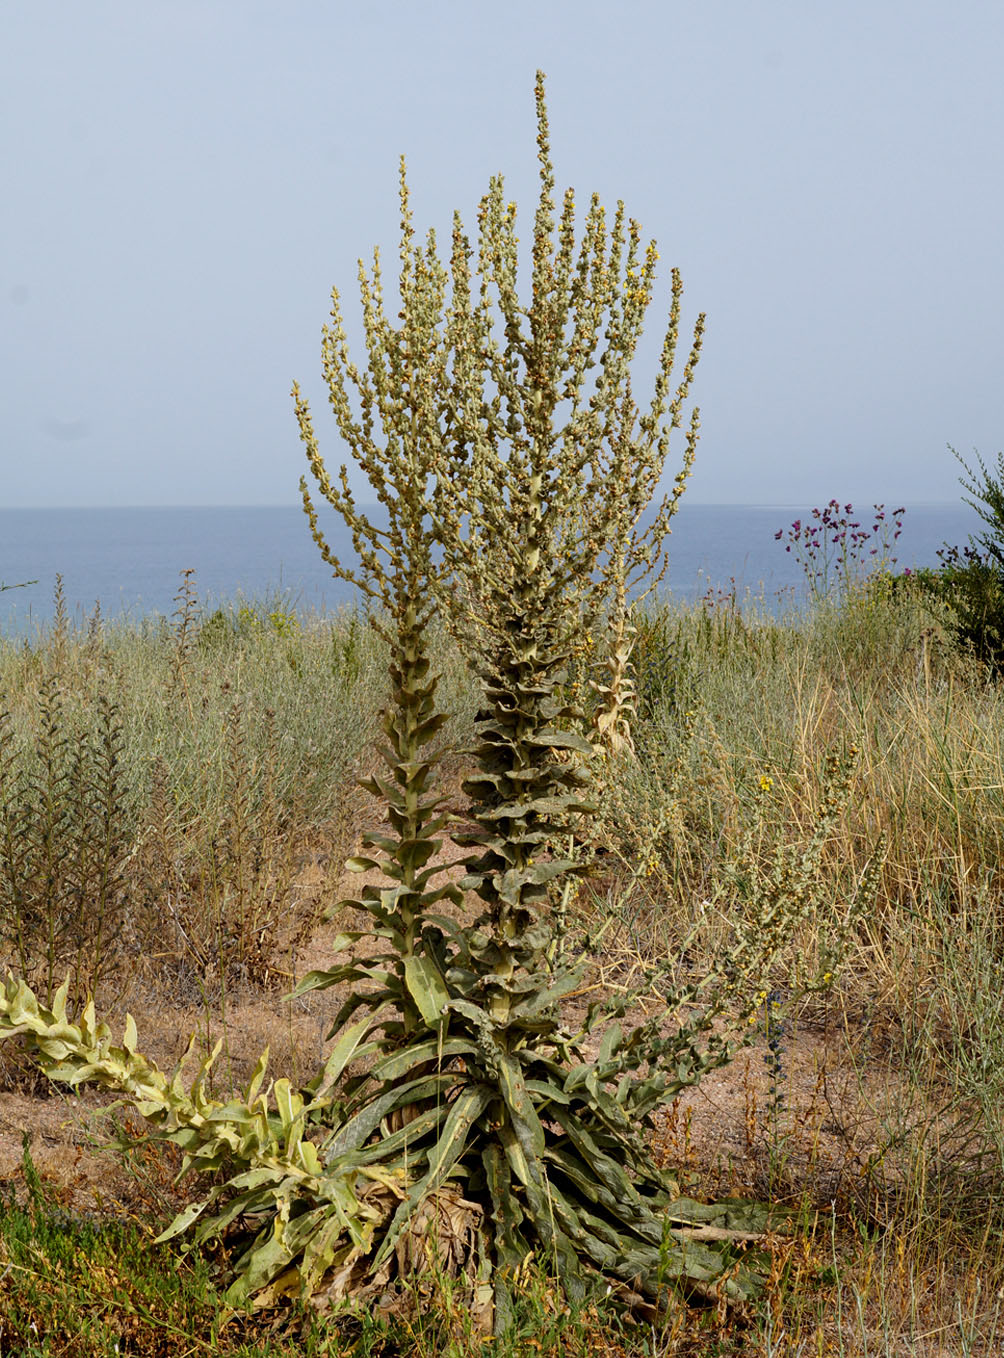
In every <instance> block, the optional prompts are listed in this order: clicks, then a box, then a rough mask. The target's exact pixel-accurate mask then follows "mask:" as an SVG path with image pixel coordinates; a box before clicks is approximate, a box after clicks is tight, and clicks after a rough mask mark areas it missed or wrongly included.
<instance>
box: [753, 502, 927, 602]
mask: <svg viewBox="0 0 1004 1358" xmlns="http://www.w3.org/2000/svg"><path fill="white" fill-rule="evenodd" d="M905 513H906V510H905V509H903V507H902V506H900V508H898V509H893V510H892V511H890V512H887V511H886V508H885V506H884V505H873V506H872V512H871V513H870V514H866V515H864V516H862V517H859V518H855V517H853V516H854V506H853V505H851V504H845V505H841V504H840V503H839V502H838V501H836V500H831V501H830V502H829V504H826V505H824V506H823V508H822V509H819V508H818V507H817V508H816V509H813V510H812V511H811V514H810V516H809V518H808V519H805V520H803V519H795V520H794V522H793V523H792V524H791V526H790V527H789V528H788V530H787V533H786V532H785V530H784V529H783V528H780V529H778V531H777V532H776V533H775V534H774V538H775V540H776V541H777V542H780V541H781V540H782V539H784V538H786V539H787V540H786V542H785V548H784V550H785V551H786V552H789V553H791V554H792V555H793V556H794V557H795V559H796V560H797V561H798V563H799V565H800V566H801V567H802V570H803V571H804V573H805V578H806V581H807V583H808V586H809V592H810V594H811V595H812V598H813V601H814V602H819V601H820V600H822V599H825V598H827V597H828V596H829V594H830V593H831V591H832V590H834V589H836V590H838V591H839V592H841V593H842V594H846V593H847V592H848V591H849V590H851V589H852V588H853V587H854V586H855V585H857V584H860V583H861V581H862V580H863V579H864V577H865V575H866V574H869V573H872V572H874V571H876V570H890V569H891V568H892V567H893V566H895V564H896V558H895V557H894V556H893V555H892V550H893V546H894V544H895V543H896V542H897V540H898V539H899V536H900V534H901V532H902V531H903V516H904V514H905Z"/></svg>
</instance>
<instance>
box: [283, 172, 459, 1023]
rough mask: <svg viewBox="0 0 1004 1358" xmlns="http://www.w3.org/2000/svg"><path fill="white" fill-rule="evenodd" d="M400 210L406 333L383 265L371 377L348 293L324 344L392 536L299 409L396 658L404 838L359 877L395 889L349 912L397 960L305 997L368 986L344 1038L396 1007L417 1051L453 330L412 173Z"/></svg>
mask: <svg viewBox="0 0 1004 1358" xmlns="http://www.w3.org/2000/svg"><path fill="white" fill-rule="evenodd" d="M400 202H401V242H400V250H399V254H400V263H401V272H400V283H399V290H400V313H399V321H400V324H399V325H397V326H395V325H393V324H392V323H391V321H390V319H389V318H388V316H387V314H386V310H385V307H384V294H383V280H382V273H381V265H380V256H379V252H378V251H375V252H374V258H373V266H372V270H371V271H370V272H369V273H368V272H367V270H366V268H365V266H364V265H363V263H362V261H360V264H359V287H360V294H361V300H362V311H363V322H364V327H365V333H366V344H367V351H368V366H367V368H366V369H365V370H361V369H360V368H358V367H357V366H356V364H355V363H354V362H353V361H352V360H351V359H350V357H349V353H348V345H347V340H346V334H345V328H344V324H343V320H342V312H341V305H340V299H339V295H338V292H337V290H334V291H333V293H332V309H331V324H330V325H329V326H327V327H325V329H324V332H323V341H322V354H323V373H324V377H325V380H326V382H327V386H328V393H329V401H330V405H331V409H332V411H333V412H334V416H335V420H336V423H337V425H338V431H339V433H340V434H341V436H342V438H343V439H344V441H345V443H346V444H347V445H348V447H349V448H350V449H351V451H352V454H353V456H354V458H355V460H356V462H357V463H358V465H359V466H360V467H361V468H362V470H363V471H364V472H365V474H366V476H367V478H368V480H369V483H370V485H371V487H372V488H373V493H374V495H375V497H376V499H377V500H378V501H379V502H380V504H381V505H382V506H383V508H384V510H385V511H386V515H387V526H386V527H379V526H377V525H376V524H374V523H373V522H372V521H371V520H370V519H369V518H367V517H366V515H365V514H363V513H362V512H361V510H360V509H359V508H358V506H357V504H356V502H355V499H354V497H353V494H352V491H351V489H350V487H349V481H348V473H347V470H346V467H345V465H344V464H343V465H342V467H341V470H340V472H339V477H338V481H337V483H336V482H335V481H333V480H332V479H331V477H330V476H329V474H328V471H327V468H326V466H325V463H324V459H323V458H322V456H321V453H320V450H319V447H318V442H317V438H316V435H315V432H314V426H313V421H312V419H311V414H310V410H309V407H308V404H307V401H306V399H305V398H304V397H303V396H302V394H301V392H300V390H299V388H298V387H297V386H296V385H294V387H293V397H294V400H295V403H296V417H297V421H298V423H299V428H300V437H301V439H302V441H303V443H304V445H305V447H306V450H307V458H308V461H309V463H310V470H311V472H312V474H313V477H314V480H315V481H316V483H317V487H318V489H319V490H320V493H321V495H322V496H323V497H324V499H325V500H327V501H328V502H329V504H331V505H332V506H333V507H334V509H335V510H336V511H337V512H338V514H339V515H340V517H341V518H342V520H343V521H344V523H345V524H346V525H347V527H348V528H349V531H350V533H351V535H352V543H353V546H354V548H355V551H356V555H357V557H358V558H359V562H360V565H359V567H358V569H355V568H350V567H348V566H346V565H345V564H344V563H343V562H342V561H340V560H339V558H338V557H337V556H336V555H335V554H334V552H333V551H332V550H331V548H330V546H329V545H328V542H327V540H326V538H325V536H324V533H323V531H322V529H321V527H320V524H319V521H318V515H317V510H316V508H315V505H314V502H313V500H312V498H311V495H310V490H309V488H308V484H307V480H306V478H303V479H301V482H300V489H301V493H302V496H303V505H304V509H305V511H306V513H307V516H308V518H309V521H310V530H311V533H312V535H313V538H314V541H315V542H316V544H317V546H318V548H319V549H320V551H321V555H322V556H323V558H324V560H325V561H326V562H327V563H328V565H329V566H330V567H331V569H332V570H333V571H334V572H335V574H336V575H338V576H340V577H341V578H342V579H344V580H348V581H351V582H352V583H353V584H355V585H356V586H358V588H359V589H360V590H361V591H362V593H363V594H364V595H365V596H366V598H367V600H368V601H369V603H370V605H371V606H372V607H371V611H370V622H371V624H372V626H373V627H374V628H375V630H376V631H377V632H378V633H379V635H380V636H381V637H382V638H383V639H384V640H385V641H386V642H387V644H388V646H389V648H390V679H391V686H392V695H391V697H392V701H391V702H390V704H389V705H388V706H387V708H386V709H385V711H384V714H383V717H382V726H383V731H384V734H385V735H386V737H387V745H386V747H385V748H383V749H382V751H381V754H382V756H383V759H384V762H385V764H386V766H387V769H388V772H389V775H390V776H389V777H388V776H386V775H384V776H379V775H374V776H373V777H372V778H370V779H368V780H367V781H366V782H365V783H364V784H363V786H364V787H365V788H366V789H367V790H368V791H370V792H372V793H373V795H374V796H376V797H378V798H380V799H381V800H382V801H383V802H384V804H385V805H386V809H387V818H388V820H389V822H390V827H391V831H392V833H391V834H389V835H382V834H376V833H369V834H367V835H366V836H365V838H364V841H363V842H364V847H365V848H367V849H369V850H371V851H373V853H374V854H375V856H373V857H371V856H366V855H364V856H361V857H358V858H354V859H350V860H349V863H348V866H349V867H350V868H351V869H353V870H355V871H360V872H362V871H367V870H371V869H379V871H380V873H381V874H382V875H383V877H384V879H385V885H384V886H374V885H368V886H365V887H364V888H363V890H362V892H361V894H360V897H359V899H358V900H355V901H350V902H348V904H350V905H354V906H357V907H358V908H359V909H362V910H365V911H367V912H368V913H369V915H370V917H371V919H372V920H373V924H374V932H375V933H376V934H377V935H378V936H379V937H381V938H382V939H383V940H384V941H385V943H386V944H387V945H388V951H387V952H386V953H384V954H381V955H380V956H377V957H372V958H368V959H362V958H359V957H354V958H353V959H352V960H351V961H350V962H349V963H347V964H346V965H345V966H342V967H338V968H336V969H334V970H331V971H324V972H317V973H313V974H312V975H311V977H309V978H308V982H309V984H308V983H305V985H306V988H318V987H324V986H330V985H335V984H337V983H338V982H341V981H352V982H354V983H355V982H359V981H369V982H370V983H371V984H370V985H369V986H368V987H367V988H365V989H363V990H359V989H354V991H353V994H352V995H351V996H350V998H349V1000H348V1001H347V1002H346V1004H345V1005H344V1006H343V1009H342V1011H341V1013H340V1015H339V1018H338V1020H337V1022H336V1025H335V1027H336V1029H337V1028H338V1027H339V1026H340V1025H341V1023H343V1022H344V1021H345V1020H346V1019H347V1018H348V1017H349V1015H350V1014H351V1013H352V1012H353V1011H354V1010H355V1009H356V1008H358V1007H359V1006H360V1005H366V1006H369V1007H371V1008H376V1007H378V1006H379V1005H381V1004H382V1003H384V1002H385V1001H391V1002H393V1003H394V1004H395V1005H396V1006H397V1007H398V1009H399V1011H400V1015H401V1020H400V1024H396V1023H392V1024H391V1025H390V1027H391V1029H393V1030H394V1032H400V1034H401V1035H402V1036H404V1037H407V1036H408V1034H410V1033H413V1032H415V1031H416V1029H419V1028H421V1027H422V1026H423V1022H433V1023H434V1022H435V1021H436V1019H437V1016H438V1011H439V1006H440V1004H441V1000H442V997H443V995H444V993H445V992H444V990H443V983H442V979H441V975H440V970H439V967H438V965H437V963H436V962H435V960H433V959H432V958H431V956H429V955H428V950H427V948H426V942H427V937H428V935H427V931H426V929H425V925H426V918H425V912H426V911H427V910H429V909H430V908H431V907H432V906H434V905H436V904H437V903H438V902H440V901H441V900H443V899H444V898H446V897H449V898H454V899H456V898H458V896H459V893H458V891H457V888H456V887H455V886H453V885H451V884H449V883H446V884H440V885H437V884H436V882H435V879H436V877H437V875H439V873H440V871H441V870H440V869H438V868H437V867H436V866H430V860H431V859H432V858H433V857H434V855H435V853H436V852H437V850H438V849H439V848H440V846H441V843H442V841H441V839H439V838H437V836H438V834H439V831H440V830H442V828H443V826H444V825H445V823H446V817H445V816H444V815H443V814H442V798H441V797H440V796H439V795H437V793H436V792H435V790H434V772H435V762H436V761H435V758H434V757H433V756H431V755H430V753H429V752H428V749H427V747H428V745H429V743H430V742H431V741H432V740H433V739H434V737H435V735H436V733H437V732H438V731H439V729H440V727H441V726H442V725H443V723H444V722H445V721H446V717H445V716H444V715H443V714H441V713H439V712H438V711H437V709H436V702H435V692H436V685H437V677H436V676H435V675H434V674H433V673H432V672H431V668H430V661H429V654H428V635H429V627H430V624H431V623H432V621H433V619H434V617H435V614H436V602H435V594H434V591H433V584H434V582H435V581H436V579H437V578H438V576H439V574H440V570H441V568H440V567H437V566H436V565H435V564H434V562H433V547H434V543H435V529H434V527H433V526H432V523H431V521H430V520H429V518H428V515H427V507H426V491H427V486H428V483H429V479H430V476H431V474H432V472H433V469H434V467H435V465H436V464H437V460H438V459H439V457H440V456H441V454H442V438H443V432H442V431H443V429H444V428H447V427H448V426H449V422H450V414H449V409H448V405H447V399H448V385H449V384H448V382H447V376H446V375H447V371H448V365H449V348H448V338H447V337H446V335H445V333H444V326H443V318H444V305H445V297H446V289H447V284H448V273H447V271H446V270H445V269H444V268H443V266H442V265H441V264H440V262H439V260H438V258H437V254H436V243H435V236H434V234H433V233H432V232H430V233H429V236H428V238H427V241H426V244H425V246H424V248H421V247H417V246H416V244H415V240H414V230H413V227H412V216H411V211H410V207H409V196H408V187H407V181H406V178H405V167H404V162H403V161H402V163H401V174H400ZM353 393H354V396H355V402H354V401H353ZM357 411H358V413H357ZM359 937H360V935H359V934H351V935H345V936H344V937H343V938H342V940H341V942H342V943H343V944H345V945H349V946H350V945H352V944H354V943H355V942H356V940H357V939H358V938H359ZM423 1014H424V1020H423Z"/></svg>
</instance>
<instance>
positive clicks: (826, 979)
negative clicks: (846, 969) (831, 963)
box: [823, 971, 833, 985]
mask: <svg viewBox="0 0 1004 1358" xmlns="http://www.w3.org/2000/svg"><path fill="white" fill-rule="evenodd" d="M832 980H833V972H832V971H824V972H823V985H829V984H830V982H831V981H832Z"/></svg>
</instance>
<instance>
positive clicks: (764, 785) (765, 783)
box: [760, 773, 774, 792]
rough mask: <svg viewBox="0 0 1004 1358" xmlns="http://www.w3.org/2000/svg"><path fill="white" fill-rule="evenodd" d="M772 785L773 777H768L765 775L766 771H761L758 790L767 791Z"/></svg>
mask: <svg viewBox="0 0 1004 1358" xmlns="http://www.w3.org/2000/svg"><path fill="white" fill-rule="evenodd" d="M773 786H774V779H773V778H769V777H768V776H767V774H766V773H761V775H760V791H761V792H769V791H770V790H771V788H772V787H773Z"/></svg>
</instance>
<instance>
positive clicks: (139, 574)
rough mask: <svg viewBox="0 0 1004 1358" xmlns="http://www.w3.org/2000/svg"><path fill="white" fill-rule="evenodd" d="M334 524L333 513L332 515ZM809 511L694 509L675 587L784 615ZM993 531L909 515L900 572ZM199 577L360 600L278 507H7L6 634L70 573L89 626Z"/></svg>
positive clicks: (330, 604) (953, 517) (678, 555)
mask: <svg viewBox="0 0 1004 1358" xmlns="http://www.w3.org/2000/svg"><path fill="white" fill-rule="evenodd" d="M332 517H333V516H332ZM798 517H801V518H803V519H804V518H805V517H807V510H806V508H805V506H798V507H793V506H785V505H699V504H689V505H688V504H686V503H684V505H683V507H682V508H681V509H680V512H679V514H678V515H677V518H676V519H675V521H674V522H675V527H674V529H673V535H672V538H671V540H670V571H669V576H668V580H667V585H668V588H669V590H670V591H671V592H672V593H673V594H674V595H675V596H676V597H678V598H682V599H687V600H693V599H696V598H699V597H700V596H701V595H704V594H706V593H707V592H708V591H709V590H710V591H717V590H719V589H731V587H732V583H733V582H734V583H735V586H736V588H737V590H738V592H739V595H740V597H742V595H743V594H744V593H745V592H746V591H749V592H750V593H751V594H753V595H758V596H762V597H763V599H764V602H765V605H766V607H768V608H776V607H778V606H780V603H781V602H783V601H784V600H785V599H789V600H790V599H791V598H792V597H793V596H795V595H797V594H798V592H799V591H800V590H801V588H802V586H803V583H804V582H803V577H802V574H801V571H800V568H799V566H798V563H797V561H796V560H795V558H794V556H793V555H789V554H787V553H786V552H785V550H784V544H783V542H778V541H776V540H775V537H774V535H775V533H776V532H777V531H778V530H779V529H784V530H787V528H788V526H789V525H790V524H791V522H792V520H793V519H795V518H798ZM325 528H326V532H327V533H328V541H329V542H330V544H331V546H332V548H333V549H334V550H335V551H336V552H338V553H340V554H341V555H342V556H343V559H345V560H346V561H351V560H352V559H353V557H352V551H351V546H350V545H349V543H348V541H347V536H346V534H345V532H344V530H341V531H340V530H339V528H338V527H336V525H335V523H334V522H333V521H331V520H329V521H328V522H327V523H326V525H325ZM979 528H980V523H979V520H978V518H977V516H976V514H975V513H974V512H973V511H972V510H971V509H969V508H968V507H967V506H966V505H964V504H961V503H952V504H925V505H911V506H908V507H907V511H906V515H905V518H904V523H903V533H902V536H901V538H900V540H899V542H898V543H897V544H896V553H895V555H896V557H897V558H898V564H899V566H900V567H904V566H922V565H937V564H938V562H937V551H938V548H939V547H941V546H943V545H944V544H945V543H946V542H948V543H951V544H954V543H958V544H960V545H962V544H964V543H965V542H966V541H967V540H968V537H969V534H970V533H974V532H977V531H978V530H979ZM189 568H191V569H194V571H195V576H194V579H195V582H196V586H197V590H198V594H199V597H200V599H201V600H202V602H203V604H204V605H205V606H207V607H209V608H215V607H217V606H218V605H219V604H221V603H225V602H228V601H235V600H239V599H242V598H244V599H250V600H255V601H260V600H264V599H274V598H278V597H281V598H282V599H284V600H285V601H286V603H287V605H292V606H295V607H296V608H297V609H298V610H300V611H302V612H311V611H323V610H330V609H334V608H337V607H338V606H339V605H344V604H346V603H351V602H352V600H353V598H354V591H353V589H352V588H351V587H350V586H348V585H346V584H344V583H343V582H342V581H340V580H336V579H333V578H332V576H331V574H330V572H329V570H328V568H327V567H326V566H325V565H324V563H323V562H322V561H321V559H320V556H319V555H318V552H317V549H316V548H315V546H314V544H313V542H312V541H311V538H310V534H309V531H308V528H307V523H306V519H305V518H304V515H303V513H302V511H301V510H300V509H299V508H298V507H279V508H268V509H247V508H243V509H242V508H226V509H219V508H211V509H190V508H186V509H6V510H0V582H2V583H5V584H8V585H12V584H16V583H18V582H19V581H23V580H35V581H37V583H36V584H32V585H29V586H27V587H26V588H24V589H15V590H9V591H6V592H4V593H2V594H0V628H2V630H3V631H4V632H6V633H7V634H8V635H10V634H16V635H26V634H30V633H31V632H32V631H33V630H34V629H35V628H36V627H37V626H39V625H41V624H44V623H45V622H47V621H48V620H50V619H51V617H52V612H53V589H54V586H55V578H56V575H57V573H58V574H60V575H61V576H62V580H63V590H64V593H65V596H66V601H67V604H68V607H69V609H70V611H71V614H73V615H75V616H76V617H78V618H79V619H81V620H82V619H83V618H84V617H85V616H86V615H88V614H90V612H91V611H92V610H93V608H94V604H95V602H96V601H98V600H100V602H101V611H102V614H103V616H104V617H105V618H113V617H119V616H122V615H125V616H126V617H128V618H131V619H138V618H140V617H142V616H144V615H146V614H152V613H160V614H170V613H171V612H172V611H173V609H174V607H175V605H174V603H173V599H174V595H175V593H176V592H177V589H178V583H179V572H181V571H183V570H186V569H189Z"/></svg>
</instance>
